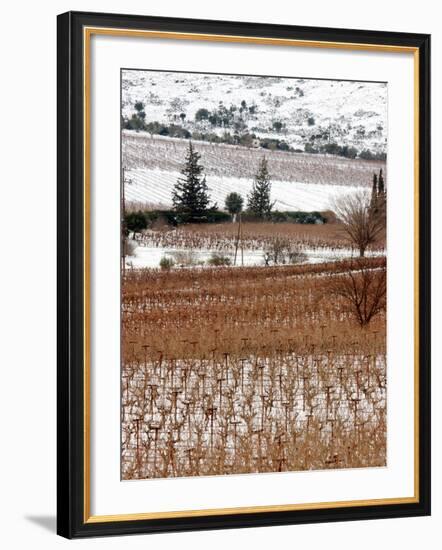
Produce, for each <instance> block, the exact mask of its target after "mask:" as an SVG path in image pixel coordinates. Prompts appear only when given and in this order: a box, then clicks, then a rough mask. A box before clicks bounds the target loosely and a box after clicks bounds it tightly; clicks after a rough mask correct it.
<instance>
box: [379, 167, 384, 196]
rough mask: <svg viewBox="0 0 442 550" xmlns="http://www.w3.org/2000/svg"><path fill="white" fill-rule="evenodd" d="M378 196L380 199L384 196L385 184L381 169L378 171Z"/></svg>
mask: <svg viewBox="0 0 442 550" xmlns="http://www.w3.org/2000/svg"><path fill="white" fill-rule="evenodd" d="M378 195H380V196H382V197H384V195H385V182H384V176H383V175H382V168H381V169H380V170H379V181H378Z"/></svg>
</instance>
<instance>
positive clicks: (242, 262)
mask: <svg viewBox="0 0 442 550" xmlns="http://www.w3.org/2000/svg"><path fill="white" fill-rule="evenodd" d="M239 228H240V241H241V266H244V243H243V239H242V215H241V212H240V213H239Z"/></svg>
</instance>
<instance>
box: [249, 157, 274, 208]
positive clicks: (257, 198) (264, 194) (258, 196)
mask: <svg viewBox="0 0 442 550" xmlns="http://www.w3.org/2000/svg"><path fill="white" fill-rule="evenodd" d="M271 187H272V184H271V182H270V175H269V171H268V168H267V160H266V158H265V157H263V158H262V159H261V161H260V163H259V169H258V173H257V174H256V176H255V181H254V182H253V187H252V191H251V192H250V194H249V196H248V204H247V206H248V209H249V210H250V212H252V213H253V214H255V215H257V216H259V217H260V218H265V217H266V216H268V215H269V214H270V211H271V210H272V208H273V205H274V203H271V202H270V191H271Z"/></svg>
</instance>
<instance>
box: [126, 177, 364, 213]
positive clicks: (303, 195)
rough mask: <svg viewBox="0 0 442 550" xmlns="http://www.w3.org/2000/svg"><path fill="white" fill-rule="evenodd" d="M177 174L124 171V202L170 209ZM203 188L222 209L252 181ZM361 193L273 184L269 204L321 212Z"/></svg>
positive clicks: (212, 182)
mask: <svg viewBox="0 0 442 550" xmlns="http://www.w3.org/2000/svg"><path fill="white" fill-rule="evenodd" d="M179 177H180V174H179V172H166V171H162V170H142V169H140V170H128V171H127V172H126V181H129V183H126V186H125V197H126V201H134V202H140V203H149V204H155V203H158V204H160V205H166V206H171V205H172V190H173V187H174V185H175V184H176V182H177V179H178V178H179ZM207 185H208V186H209V194H210V198H211V200H212V202H216V203H218V207H220V208H223V206H224V201H225V198H226V196H227V195H228V194H229V193H231V192H233V191H235V192H236V193H239V194H240V195H242V196H243V197H247V195H248V194H249V193H250V191H251V189H252V185H253V179H251V178H250V179H248V178H231V177H219V176H208V177H207ZM361 189H364V188H363V187H349V186H348V185H326V184H323V185H314V184H311V183H301V182H293V181H273V182H272V201H275V206H274V209H275V210H281V211H284V210H292V211H293V210H303V211H315V210H316V211H322V210H328V209H332V206H333V200H334V199H336V198H338V197H340V196H342V195H347V194H348V193H350V192H353V191H357V190H361Z"/></svg>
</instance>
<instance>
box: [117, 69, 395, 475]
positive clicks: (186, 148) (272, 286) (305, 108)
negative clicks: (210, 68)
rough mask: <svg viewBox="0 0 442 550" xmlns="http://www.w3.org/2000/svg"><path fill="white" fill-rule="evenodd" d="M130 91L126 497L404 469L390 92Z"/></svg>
mask: <svg viewBox="0 0 442 550" xmlns="http://www.w3.org/2000/svg"><path fill="white" fill-rule="evenodd" d="M120 86H121V89H120V98H121V111H120V120H121V124H120V127H121V174H120V184H121V185H120V204H121V224H120V231H121V258H120V281H121V303H120V314H121V315H120V320H121V409H120V410H121V431H120V433H121V457H120V458H121V460H120V464H121V480H124V481H128V480H147V479H154V478H185V477H192V476H219V475H238V474H264V473H277V472H300V471H308V470H312V471H313V470H328V469H356V468H385V467H387V466H388V463H387V406H388V403H387V383H388V365H387V360H386V357H387V355H386V334H387V331H386V318H387V230H386V228H387V200H388V198H387V195H388V172H387V152H388V113H387V105H388V84H387V82H381V81H379V82H375V81H352V80H330V79H318V78H309V75H308V74H307V75H306V74H302V75H299V77H296V78H295V77H284V76H280V77H276V76H265V75H259V76H257V75H247V74H215V73H191V72H178V71H163V70H156V69H155V70H154V69H149V68H127V69H126V68H122V69H121V71H120Z"/></svg>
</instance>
